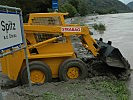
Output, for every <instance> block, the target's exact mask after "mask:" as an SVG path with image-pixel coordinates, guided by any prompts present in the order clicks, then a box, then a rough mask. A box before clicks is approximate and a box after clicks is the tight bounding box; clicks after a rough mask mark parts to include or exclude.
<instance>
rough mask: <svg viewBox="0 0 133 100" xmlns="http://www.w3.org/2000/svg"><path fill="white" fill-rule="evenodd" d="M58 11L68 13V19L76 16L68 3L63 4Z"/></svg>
mask: <svg viewBox="0 0 133 100" xmlns="http://www.w3.org/2000/svg"><path fill="white" fill-rule="evenodd" d="M60 11H61V12H69V15H68V17H73V16H74V15H75V14H77V10H76V8H75V7H74V6H72V5H71V4H69V3H65V4H63V5H61V9H60Z"/></svg>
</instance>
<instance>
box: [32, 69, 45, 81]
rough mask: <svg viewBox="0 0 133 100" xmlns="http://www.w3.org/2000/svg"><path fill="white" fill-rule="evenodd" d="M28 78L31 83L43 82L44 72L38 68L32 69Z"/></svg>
mask: <svg viewBox="0 0 133 100" xmlns="http://www.w3.org/2000/svg"><path fill="white" fill-rule="evenodd" d="M30 78H31V82H32V83H33V84H35V83H44V82H45V74H44V73H43V72H42V71H40V70H32V71H31V72H30Z"/></svg>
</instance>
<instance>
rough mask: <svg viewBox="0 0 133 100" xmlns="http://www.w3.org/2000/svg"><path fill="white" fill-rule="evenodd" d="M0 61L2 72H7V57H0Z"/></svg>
mask: <svg viewBox="0 0 133 100" xmlns="http://www.w3.org/2000/svg"><path fill="white" fill-rule="evenodd" d="M0 63H1V65H2V73H3V74H7V73H8V71H7V66H6V65H7V58H6V57H4V58H0Z"/></svg>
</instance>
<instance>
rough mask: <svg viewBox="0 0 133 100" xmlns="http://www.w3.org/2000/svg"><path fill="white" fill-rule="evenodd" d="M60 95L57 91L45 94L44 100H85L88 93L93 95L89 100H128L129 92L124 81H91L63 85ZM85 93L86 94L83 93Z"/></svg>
mask: <svg viewBox="0 0 133 100" xmlns="http://www.w3.org/2000/svg"><path fill="white" fill-rule="evenodd" d="M63 84H64V85H63V87H62V89H63V91H64V92H62V93H58V90H57V91H56V92H55V90H52V91H51V92H45V93H44V95H43V99H44V100H66V99H68V100H77V99H80V100H86V98H87V97H88V93H92V94H93V95H92V96H91V98H90V95H89V98H90V99H94V100H114V99H115V100H129V91H128V88H127V86H126V83H125V82H124V81H118V80H98V81H97V80H91V82H90V83H89V84H88V83H73V84H66V83H63ZM84 91H86V92H87V93H86V92H84ZM66 93H67V94H66Z"/></svg>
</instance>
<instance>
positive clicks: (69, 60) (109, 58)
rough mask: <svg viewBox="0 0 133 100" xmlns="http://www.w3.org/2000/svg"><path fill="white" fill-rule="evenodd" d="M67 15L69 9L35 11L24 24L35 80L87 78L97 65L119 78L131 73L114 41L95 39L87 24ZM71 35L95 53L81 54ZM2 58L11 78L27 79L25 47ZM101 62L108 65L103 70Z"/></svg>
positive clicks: (32, 77) (90, 51)
mask: <svg viewBox="0 0 133 100" xmlns="http://www.w3.org/2000/svg"><path fill="white" fill-rule="evenodd" d="M65 15H67V13H32V14H30V15H29V20H28V23H25V24H24V32H25V38H26V40H27V51H28V59H29V63H30V77H31V82H32V83H33V84H43V83H45V82H51V81H52V79H53V78H58V79H60V80H61V81H69V80H76V79H85V78H86V77H87V76H88V75H89V74H90V73H93V72H95V69H101V70H102V71H101V72H100V73H106V72H107V73H109V71H111V72H112V73H113V74H115V76H117V77H118V78H120V77H121V76H122V75H124V76H127V78H128V77H129V70H130V65H129V63H128V61H127V60H126V59H125V58H124V57H123V56H122V54H121V53H120V51H119V50H118V49H117V48H115V47H113V46H111V41H109V42H108V43H104V42H103V41H102V39H100V40H95V39H93V38H92V37H91V35H90V31H89V28H88V27H87V26H80V25H76V24H66V23H65V20H64V16H65ZM71 36H77V37H79V39H80V40H81V42H82V45H83V46H84V48H85V49H86V50H87V51H88V53H89V54H91V55H92V57H88V58H86V59H80V58H78V57H77V55H78V54H76V53H75V51H74V49H73V46H72V42H71ZM14 49H15V48H14ZM0 60H1V61H0V62H1V64H2V72H3V74H6V75H7V76H8V77H9V79H10V80H14V81H18V80H21V83H23V84H25V83H27V82H28V79H27V71H26V64H25V57H24V52H23V50H21V51H18V52H16V53H15V54H13V55H8V56H6V57H4V58H1V59H0ZM100 64H101V65H102V67H103V66H106V67H104V70H103V68H101V65H100Z"/></svg>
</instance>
